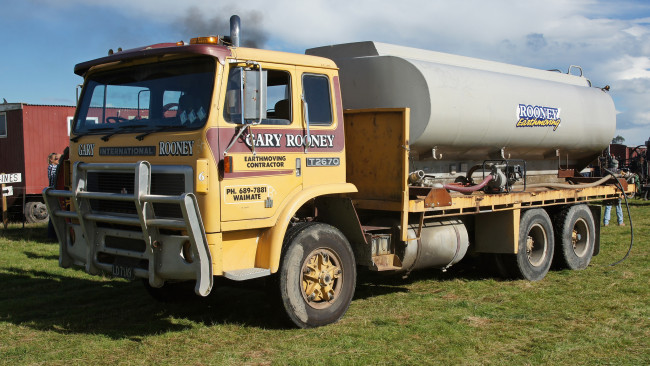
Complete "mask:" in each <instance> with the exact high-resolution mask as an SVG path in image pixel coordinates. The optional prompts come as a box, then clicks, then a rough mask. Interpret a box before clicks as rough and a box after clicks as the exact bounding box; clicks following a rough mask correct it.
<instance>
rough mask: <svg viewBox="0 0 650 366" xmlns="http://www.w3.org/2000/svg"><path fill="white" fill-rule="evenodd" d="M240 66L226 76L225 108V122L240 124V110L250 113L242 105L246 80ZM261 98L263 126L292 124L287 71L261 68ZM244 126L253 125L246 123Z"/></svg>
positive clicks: (289, 79) (289, 81) (246, 121)
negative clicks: (244, 81)
mask: <svg viewBox="0 0 650 366" xmlns="http://www.w3.org/2000/svg"><path fill="white" fill-rule="evenodd" d="M243 75H244V72H243V69H242V68H241V67H233V68H232V69H231V70H230V74H229V76H228V86H227V90H226V100H225V106H224V119H225V120H226V121H227V122H233V123H242V110H250V107H248V106H242V99H244V103H246V101H245V100H246V98H244V95H245V92H244V90H243V88H244V86H243V85H242V84H243V80H244V78H245V76H243ZM261 80H262V81H261V88H263V90H260V95H261V98H262V103H263V105H262V109H263V110H262V124H265V125H289V124H291V120H292V119H293V116H292V107H291V75H290V74H289V72H287V71H282V70H271V69H264V70H263V71H262V79H261ZM243 122H244V123H250V122H255V121H253V120H250V121H249V120H248V119H247V120H245V121H243Z"/></svg>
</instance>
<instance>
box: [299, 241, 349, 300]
mask: <svg viewBox="0 0 650 366" xmlns="http://www.w3.org/2000/svg"><path fill="white" fill-rule="evenodd" d="M301 280H302V283H301V287H300V288H301V293H302V297H303V299H304V300H305V302H306V303H307V304H308V305H309V306H311V307H312V308H314V309H324V308H327V307H330V306H331V305H332V304H333V303H334V302H335V301H336V299H337V298H338V297H339V295H340V293H341V288H342V287H343V281H344V278H343V270H342V267H341V259H340V258H339V257H338V255H336V253H334V252H333V251H331V250H329V249H326V248H319V249H315V250H313V251H312V252H311V253H309V255H307V257H306V258H305V261H304V262H303V265H302V278H301Z"/></svg>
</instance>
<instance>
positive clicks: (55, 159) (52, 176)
mask: <svg viewBox="0 0 650 366" xmlns="http://www.w3.org/2000/svg"><path fill="white" fill-rule="evenodd" d="M59 156H60V155H59V154H57V153H51V154H50V155H48V156H47V161H48V166H47V178H48V180H49V184H48V185H49V186H50V187H54V186H55V185H56V169H57V167H58V166H59Z"/></svg>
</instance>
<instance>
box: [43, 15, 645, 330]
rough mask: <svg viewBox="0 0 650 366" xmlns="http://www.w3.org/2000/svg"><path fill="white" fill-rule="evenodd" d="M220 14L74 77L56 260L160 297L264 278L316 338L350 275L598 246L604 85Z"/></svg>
mask: <svg viewBox="0 0 650 366" xmlns="http://www.w3.org/2000/svg"><path fill="white" fill-rule="evenodd" d="M231 21H232V24H231V28H232V29H231V35H230V37H199V38H194V39H192V41H191V42H190V44H189V45H187V44H184V43H178V44H158V45H152V46H148V47H144V48H139V49H134V50H128V51H123V52H118V53H115V54H112V55H109V56H107V57H103V58H100V59H97V60H93V61H88V62H84V63H81V64H78V65H77V66H76V67H75V72H76V73H77V74H79V75H83V76H84V78H85V83H84V87H83V94H82V96H81V100H80V104H79V107H78V110H77V114H76V116H75V122H74V128H73V136H72V138H71V140H70V160H69V161H68V163H67V164H66V165H65V166H66V174H65V176H66V177H67V179H68V182H66V188H65V189H64V188H63V187H59V189H56V190H54V189H46V190H45V191H44V192H43V194H44V196H45V197H46V199H47V204H48V207H49V210H50V212H51V213H52V214H53V216H55V217H56V220H55V227H56V230H57V234H58V237H59V241H60V246H61V250H60V264H61V265H62V266H63V267H69V266H71V265H79V266H84V267H85V270H86V271H87V272H88V273H91V274H99V273H103V272H108V273H112V274H113V275H115V276H119V277H125V278H131V279H132V278H143V279H145V281H146V286H147V287H148V288H149V290H150V291H151V292H152V293H154V294H155V295H156V296H158V297H165V296H166V295H169V294H170V293H171V291H172V289H174V288H175V286H173V285H174V282H178V281H194V283H195V287H194V290H195V292H196V293H197V294H198V295H201V296H206V295H207V294H208V293H209V292H210V290H211V288H212V285H213V277H214V276H223V277H226V278H228V279H231V280H235V281H243V280H249V279H253V278H259V277H265V276H271V277H270V278H271V279H273V280H274V281H272V282H273V283H275V286H277V289H276V291H278V292H279V294H280V298H281V299H282V305H283V308H284V310H285V313H286V315H287V317H288V318H289V319H290V320H291V321H292V322H293V323H294V324H295V325H297V326H300V327H313V326H320V325H325V324H329V323H332V322H335V321H337V320H338V319H339V318H340V317H341V316H343V314H344V313H345V311H346V309H347V308H348V306H349V304H350V302H351V299H352V297H353V294H354V288H355V282H356V270H357V266H365V267H367V268H369V269H371V270H374V271H377V272H379V271H381V272H393V273H409V272H411V271H413V270H417V269H424V268H440V269H443V270H445V269H447V268H449V267H450V266H452V265H453V264H455V263H457V262H458V261H460V260H461V259H462V258H463V257H464V256H465V254H466V253H467V252H470V251H471V252H474V253H477V254H484V255H485V256H486V258H487V257H489V258H491V259H493V260H494V261H495V265H496V266H498V267H499V268H501V270H502V271H503V273H505V274H507V275H509V276H513V277H519V278H525V279H528V280H541V279H542V278H544V276H545V275H546V273H547V271H548V270H549V267H550V265H551V262H552V261H553V260H555V261H556V263H559V264H560V265H563V266H565V267H568V268H571V269H583V268H585V267H586V266H587V265H588V263H589V261H590V259H591V257H592V255H593V254H596V253H597V252H598V249H599V241H598V232H599V226H598V225H597V223H598V222H599V216H600V210H599V207H598V206H592V205H590V203H591V202H595V201H602V200H609V199H617V198H618V197H620V195H621V192H620V191H617V188H616V187H615V185H614V179H610V178H609V177H605V178H602V179H598V178H596V179H594V178H584V177H581V176H579V174H576V172H579V171H580V170H581V169H582V168H583V167H584V166H586V165H587V164H588V163H589V162H591V161H593V160H594V159H596V158H597V157H598V155H599V154H600V151H602V149H603V148H604V147H605V146H607V144H608V143H609V141H610V140H611V137H612V135H613V133H614V129H615V109H614V105H613V102H612V100H611V98H610V97H609V95H608V94H607V92H606V90H604V89H600V88H593V87H590V82H589V81H588V80H587V79H585V78H584V77H582V76H576V75H567V74H561V73H556V72H548V71H540V70H533V69H528V68H523V67H517V66H512V65H504V64H499V63H495V62H489V61H483V60H476V59H470V58H465V57H459V56H453V55H445V54H439V53H435V52H430V51H423V50H415V49H410V48H406V47H400V46H394V45H385V44H379V43H373V42H362V43H356V44H347V45H337V46H328V47H323V48H318V49H311V50H308V51H307V53H308V54H310V55H296V54H289V53H281V52H274V51H266V50H258V49H248V48H243V47H239V46H238V44H239V43H238V39H239V23H238V18H233V19H232V20H231ZM314 55H319V56H325V57H317V56H314ZM339 67H340V70H339ZM339 72H340V75H339ZM346 108H354V109H353V110H352V109H351V110H346V111H344V109H346ZM89 117H93V118H96V119H97V120H98V123H94V122H89V121H90V119H89ZM479 182H480V183H479ZM621 183H622V184H623V189H626V190H627V189H633V187H631V188H628V186H627V184H626V182H625V181H622V182H621ZM64 200H69V205H70V207H69V208H66V207H65V201H64ZM554 257H555V259H554ZM170 285H172V286H170Z"/></svg>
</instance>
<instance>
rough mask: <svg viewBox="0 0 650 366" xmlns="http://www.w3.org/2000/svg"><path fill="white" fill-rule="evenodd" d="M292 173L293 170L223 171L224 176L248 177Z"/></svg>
mask: <svg viewBox="0 0 650 366" xmlns="http://www.w3.org/2000/svg"><path fill="white" fill-rule="evenodd" d="M289 174H293V170H291V169H285V170H266V171H263V170H260V171H258V172H233V173H224V178H250V177H269V176H275V175H289Z"/></svg>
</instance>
